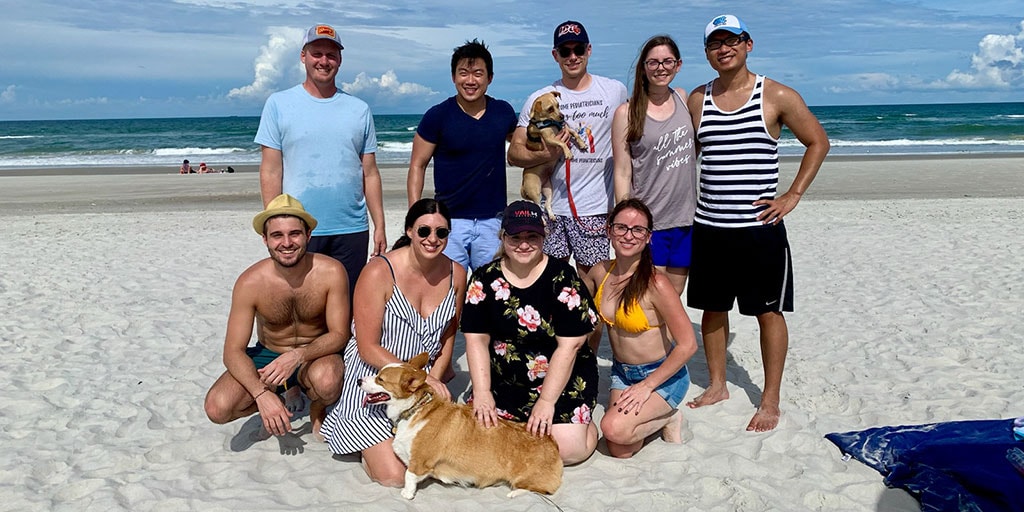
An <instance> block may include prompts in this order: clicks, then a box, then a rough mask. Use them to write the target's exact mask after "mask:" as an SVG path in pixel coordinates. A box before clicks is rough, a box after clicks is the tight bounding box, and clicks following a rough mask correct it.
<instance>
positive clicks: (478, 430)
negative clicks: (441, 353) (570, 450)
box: [359, 352, 562, 500]
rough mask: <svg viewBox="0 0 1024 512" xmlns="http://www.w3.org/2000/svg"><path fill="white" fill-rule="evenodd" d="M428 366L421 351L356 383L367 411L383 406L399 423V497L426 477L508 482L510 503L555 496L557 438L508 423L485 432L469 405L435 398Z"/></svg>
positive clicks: (458, 481)
mask: <svg viewBox="0 0 1024 512" xmlns="http://www.w3.org/2000/svg"><path fill="white" fill-rule="evenodd" d="M428 360H429V356H428V355H427V353H425V352H424V353H422V354H420V355H418V356H416V357H414V358H413V359H412V360H411V361H409V362H408V363H402V364H396V363H393V364H389V365H386V366H385V367H384V368H382V369H381V371H380V373H378V374H377V375H370V376H368V377H364V378H362V379H359V387H360V388H361V389H362V390H363V391H364V392H366V398H365V399H364V405H370V404H384V405H386V406H387V416H388V418H390V419H391V421H392V422H393V423H394V425H395V426H394V428H393V432H394V433H395V439H394V450H395V454H396V455H397V456H398V458H399V459H401V460H402V462H404V463H405V465H406V467H407V468H408V469H406V472H405V487H404V488H403V489H402V497H403V498H406V499H410V500H411V499H413V497H415V496H416V488H417V485H418V484H419V483H420V482H422V481H423V480H424V479H426V478H427V477H433V478H436V479H437V480H440V481H442V482H444V483H447V484H453V483H454V484H459V485H465V486H476V487H488V486H491V485H495V484H498V483H501V482H507V483H508V484H509V486H510V487H511V488H512V491H511V492H509V494H508V497H509V498H514V497H516V496H519V495H520V494H525V493H528V492H538V493H543V494H552V493H554V492H555V491H556V490H558V487H559V486H560V485H561V484H562V459H561V457H559V455H558V445H557V444H556V443H555V440H554V439H552V438H551V437H550V436H534V435H533V434H530V433H529V432H527V431H526V428H525V426H524V424H521V423H514V422H510V421H507V420H499V422H498V425H497V426H494V427H490V428H488V427H484V426H483V425H481V424H479V423H478V422H477V420H476V418H474V417H473V409H472V407H471V406H469V405H466V404H456V403H453V402H449V401H447V400H445V399H443V398H435V397H434V392H433V390H432V389H431V387H430V385H429V384H427V372H425V371H424V370H423V368H424V367H425V366H426V364H427V362H428Z"/></svg>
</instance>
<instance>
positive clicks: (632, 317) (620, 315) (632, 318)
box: [594, 260, 661, 334]
mask: <svg viewBox="0 0 1024 512" xmlns="http://www.w3.org/2000/svg"><path fill="white" fill-rule="evenodd" d="M616 263H617V261H615V260H612V262H611V266H610V267H609V268H608V272H605V274H604V279H602V280H601V284H600V285H598V287H597V293H596V294H594V306H596V307H597V316H598V317H600V318H601V321H602V322H604V323H605V324H606V325H608V326H610V327H616V328H619V329H622V330H623V331H626V332H628V333H630V334H639V333H642V332H645V331H649V330H651V329H657V328H658V327H661V324H656V325H651V324H650V322H649V321H648V320H647V315H646V314H644V310H643V308H642V307H640V301H638V300H635V299H634V300H633V301H632V302H630V303H629V307H628V308H627V307H626V305H625V304H624V303H623V302H622V301H619V307H618V308H616V309H615V319H614V320H608V318H606V317H605V316H604V313H603V312H602V310H601V303H602V302H604V283H605V281H607V280H608V276H610V275H611V273H612V270H613V269H615V264H616Z"/></svg>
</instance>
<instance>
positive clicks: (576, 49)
mask: <svg viewBox="0 0 1024 512" xmlns="http://www.w3.org/2000/svg"><path fill="white" fill-rule="evenodd" d="M573 53H575V54H576V56H577V57H582V56H584V55H586V54H587V45H585V44H578V45H576V46H573V47H571V48H570V47H568V46H559V47H558V55H559V56H561V57H562V58H563V59H566V58H568V57H569V55H570V54H573Z"/></svg>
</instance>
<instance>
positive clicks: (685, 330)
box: [584, 199, 697, 457]
mask: <svg viewBox="0 0 1024 512" xmlns="http://www.w3.org/2000/svg"><path fill="white" fill-rule="evenodd" d="M608 221H609V223H608V239H609V240H610V241H611V246H612V249H613V250H614V251H615V259H614V260H612V261H602V262H600V263H598V264H597V265H594V266H593V267H592V268H591V269H590V271H589V272H587V273H586V275H585V276H584V281H585V282H586V285H587V287H588V288H589V289H590V290H591V292H593V293H594V305H595V307H596V308H597V314H598V316H599V317H600V318H601V320H602V321H603V322H604V323H605V324H607V325H608V326H609V328H608V340H609V341H610V342H611V346H612V359H613V360H612V371H611V385H610V390H609V392H608V407H607V408H606V409H605V415H604V417H603V418H602V419H601V432H602V433H603V434H604V437H605V441H606V442H607V445H608V451H609V453H611V454H612V455H613V456H615V457H631V456H632V455H633V454H634V453H636V452H637V450H639V449H640V448H642V447H643V445H644V439H646V438H647V437H648V436H650V435H652V434H655V433H657V432H658V431H659V430H661V432H662V437H663V438H664V439H665V441H666V442H669V443H679V442H681V441H682V439H683V436H684V435H685V434H683V432H682V421H683V419H682V418H683V416H682V413H681V412H680V411H679V405H680V404H681V403H682V401H683V399H684V397H685V395H686V391H687V390H688V389H689V387H690V375H689V372H688V371H687V369H686V362H687V361H689V360H690V357H692V356H693V354H694V353H696V352H697V338H696V336H695V335H694V332H693V326H692V325H691V324H690V319H689V317H688V316H687V315H686V310H684V309H683V304H682V302H681V301H680V300H679V293H678V292H677V291H676V289H675V287H673V286H672V282H671V281H670V280H669V278H668V277H667V276H666V275H665V274H662V273H660V272H658V271H657V269H655V268H654V261H653V260H652V258H651V248H650V245H649V244H650V237H651V228H652V227H653V226H654V221H653V218H652V217H651V212H650V210H649V209H648V208H647V205H645V204H644V203H643V201H641V200H639V199H626V200H623V201H621V202H620V203H619V204H617V205H615V208H614V209H613V210H612V212H611V214H610V215H609V216H608ZM609 276H610V278H609ZM610 301H615V302H617V304H614V314H613V313H612V310H613V308H612V306H613V304H611V303H610ZM645 309H646V311H645ZM651 315H657V318H658V319H661V323H660V324H654V325H652V323H651V321H650V318H651ZM607 316H613V318H611V319H609V318H607ZM673 340H674V341H673Z"/></svg>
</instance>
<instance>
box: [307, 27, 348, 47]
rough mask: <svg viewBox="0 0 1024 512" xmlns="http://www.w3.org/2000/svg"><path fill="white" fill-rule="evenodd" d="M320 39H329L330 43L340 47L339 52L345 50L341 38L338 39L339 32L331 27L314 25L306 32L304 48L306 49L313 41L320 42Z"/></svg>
mask: <svg viewBox="0 0 1024 512" xmlns="http://www.w3.org/2000/svg"><path fill="white" fill-rule="evenodd" d="M320 39H327V40H328V41H330V42H332V43H334V44H336V45H338V49H339V50H344V49H345V47H344V46H342V44H341V38H339V37H338V31H337V30H334V27H332V26H330V25H313V26H312V27H309V30H307V31H306V35H305V37H303V38H302V47H303V48H305V47H306V45H307V44H309V43H312V42H313V41H319V40H320Z"/></svg>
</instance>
